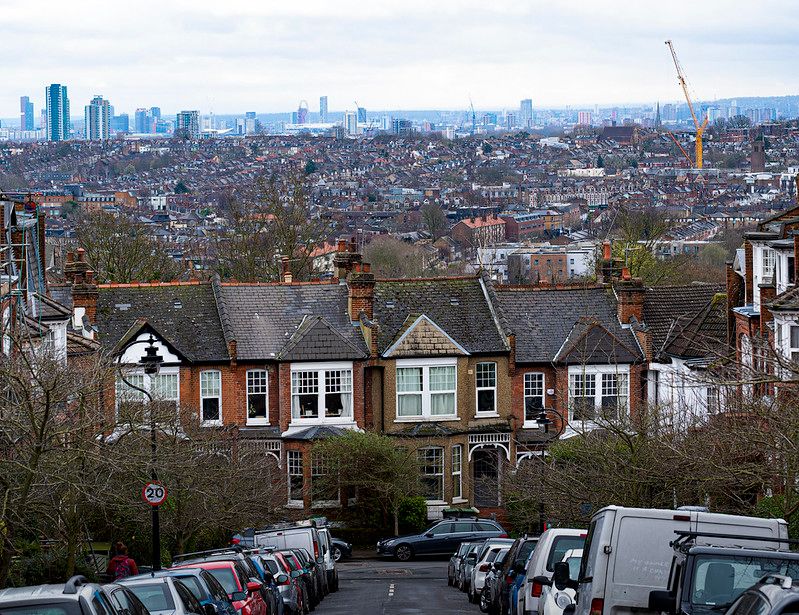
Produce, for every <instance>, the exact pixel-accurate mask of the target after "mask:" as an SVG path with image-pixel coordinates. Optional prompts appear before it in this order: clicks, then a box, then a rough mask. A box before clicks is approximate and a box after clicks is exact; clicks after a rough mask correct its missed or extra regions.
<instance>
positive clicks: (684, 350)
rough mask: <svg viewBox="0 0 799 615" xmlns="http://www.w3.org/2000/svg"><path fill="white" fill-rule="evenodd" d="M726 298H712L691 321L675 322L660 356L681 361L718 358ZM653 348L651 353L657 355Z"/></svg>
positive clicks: (724, 328)
mask: <svg viewBox="0 0 799 615" xmlns="http://www.w3.org/2000/svg"><path fill="white" fill-rule="evenodd" d="M726 299H727V296H726V295H724V294H721V293H719V294H717V295H714V296H713V297H712V298H711V300H710V301H709V302H708V303H707V305H705V307H704V308H702V309H701V310H700V311H699V312H698V313H697V314H695V315H694V316H693V317H692V318H690V317H686V318H682V319H679V320H677V321H675V323H674V327H673V328H672V330H671V332H670V334H669V336H668V338H667V339H666V342H665V344H664V346H663V349H662V353H663V354H664V355H668V356H672V357H680V358H683V359H699V358H704V357H708V356H711V355H714V354H715V355H716V356H717V357H718V356H719V354H720V353H723V352H724V350H725V345H726V340H727V302H726ZM657 350H658V349H657V348H656V349H655V351H656V352H657Z"/></svg>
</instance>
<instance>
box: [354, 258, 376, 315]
mask: <svg viewBox="0 0 799 615" xmlns="http://www.w3.org/2000/svg"><path fill="white" fill-rule="evenodd" d="M347 288H348V291H349V292H348V301H347V303H348V304H349V305H348V307H349V312H350V320H351V321H352V322H356V321H358V320H360V318H361V313H363V314H364V316H366V318H368V319H369V320H372V319H373V318H374V303H375V274H373V273H372V266H371V265H370V264H369V263H363V264H361V263H360V262H358V263H355V266H354V269H353V271H352V272H351V273H350V274H349V276H348V277H347Z"/></svg>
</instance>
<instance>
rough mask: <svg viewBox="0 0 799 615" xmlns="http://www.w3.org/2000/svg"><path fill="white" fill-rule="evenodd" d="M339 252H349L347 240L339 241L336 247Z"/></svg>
mask: <svg viewBox="0 0 799 615" xmlns="http://www.w3.org/2000/svg"><path fill="white" fill-rule="evenodd" d="M336 251H337V252H346V251H347V240H346V239H339V240H338V246H337V247H336Z"/></svg>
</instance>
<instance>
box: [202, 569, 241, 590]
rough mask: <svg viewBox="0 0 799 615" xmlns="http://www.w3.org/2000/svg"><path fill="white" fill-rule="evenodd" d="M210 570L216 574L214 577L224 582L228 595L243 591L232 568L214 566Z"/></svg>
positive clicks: (223, 585)
mask: <svg viewBox="0 0 799 615" xmlns="http://www.w3.org/2000/svg"><path fill="white" fill-rule="evenodd" d="M208 572H210V573H211V574H212V575H214V578H215V579H216V580H217V581H219V582H220V583H221V584H222V587H224V588H225V591H226V592H227V595H228V596H230V595H232V594H235V593H236V592H238V591H241V588H240V587H239V584H238V583H237V582H236V575H235V574H234V573H233V569H232V568H212V569H211V570H209V571H208Z"/></svg>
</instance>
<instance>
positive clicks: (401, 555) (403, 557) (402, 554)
mask: <svg viewBox="0 0 799 615" xmlns="http://www.w3.org/2000/svg"><path fill="white" fill-rule="evenodd" d="M394 557H396V558H397V559H398V560H399V561H401V562H407V561H408V560H410V559H411V558H412V557H413V550H412V549H411V546H410V545H406V544H402V545H398V546H397V548H396V549H394Z"/></svg>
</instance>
